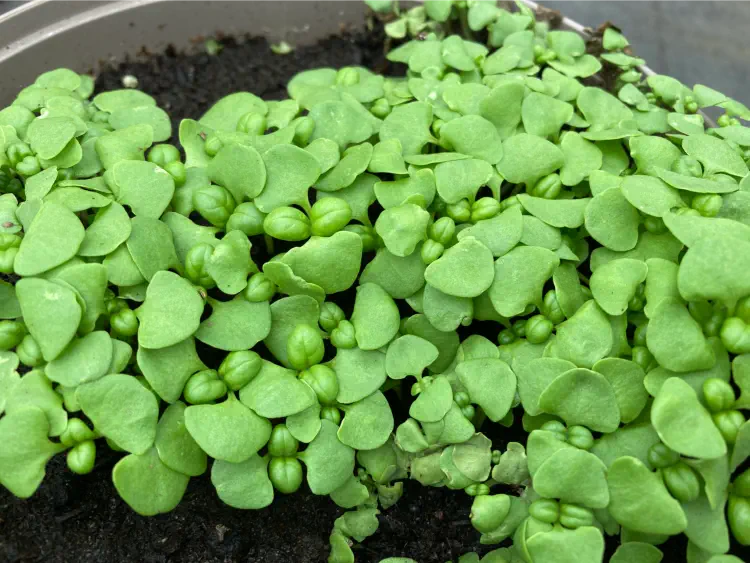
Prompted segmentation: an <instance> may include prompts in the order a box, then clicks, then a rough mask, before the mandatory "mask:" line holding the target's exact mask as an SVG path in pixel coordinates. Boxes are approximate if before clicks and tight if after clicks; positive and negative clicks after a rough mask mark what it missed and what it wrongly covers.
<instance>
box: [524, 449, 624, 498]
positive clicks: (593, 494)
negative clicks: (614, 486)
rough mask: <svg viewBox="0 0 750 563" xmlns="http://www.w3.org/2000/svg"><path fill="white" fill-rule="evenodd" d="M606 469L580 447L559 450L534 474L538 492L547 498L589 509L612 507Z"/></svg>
mask: <svg viewBox="0 0 750 563" xmlns="http://www.w3.org/2000/svg"><path fill="white" fill-rule="evenodd" d="M605 474H606V466H605V465H604V463H602V462H601V461H600V460H599V458H598V457H596V456H595V455H594V454H591V453H589V452H587V451H585V450H579V449H578V448H566V449H562V450H557V451H556V452H555V453H553V454H552V455H551V456H549V457H548V458H547V459H546V460H545V461H544V463H542V464H541V465H540V466H539V469H537V470H536V472H535V473H534V490H535V491H536V492H538V493H539V494H540V495H542V496H543V497H545V498H559V499H560V501H561V502H564V503H568V504H577V505H579V506H585V507H587V508H606V507H607V504H609V490H608V489H607V480H606V476H605Z"/></svg>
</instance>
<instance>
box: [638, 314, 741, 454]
mask: <svg viewBox="0 0 750 563" xmlns="http://www.w3.org/2000/svg"><path fill="white" fill-rule="evenodd" d="M649 330H651V327H650V326H649ZM651 424H653V425H654V429H655V430H656V432H657V433H658V434H659V438H661V441H662V442H664V444H666V445H667V446H668V447H670V448H671V449H673V450H674V451H676V452H678V453H680V454H682V455H685V456H690V457H696V458H699V459H714V458H718V457H721V456H723V455H724V454H726V452H727V445H726V443H725V442H724V438H722V436H721V433H720V432H719V429H718V428H716V425H715V424H714V422H713V420H712V419H711V415H710V414H709V412H708V411H707V410H706V408H705V407H704V406H703V405H701V403H700V401H699V400H698V396H697V395H696V393H695V391H694V390H693V388H692V387H690V385H688V384H687V383H685V382H684V381H682V380H681V379H680V378H678V377H670V378H669V379H667V380H666V381H665V382H664V384H663V385H662V387H661V389H660V390H659V393H658V394H657V395H656V398H655V399H654V404H653V405H652V407H651Z"/></svg>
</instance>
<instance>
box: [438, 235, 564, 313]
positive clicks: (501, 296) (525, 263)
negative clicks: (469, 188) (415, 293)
mask: <svg viewBox="0 0 750 563" xmlns="http://www.w3.org/2000/svg"><path fill="white" fill-rule="evenodd" d="M559 263H560V259H559V258H558V257H557V255H556V254H555V253H554V252H552V251H551V250H548V249H546V248H540V247H536V246H519V247H516V248H514V249H513V250H511V251H510V252H508V253H507V254H505V255H504V256H501V257H500V258H498V259H497V261H496V262H495V275H494V281H493V282H492V286H491V287H490V290H489V296H490V300H491V301H492V305H493V307H494V308H495V309H496V310H497V312H498V313H499V314H500V315H502V316H503V317H513V316H515V315H519V314H520V313H522V312H523V310H524V309H525V308H526V306H527V305H529V304H534V303H537V304H540V303H541V302H542V289H543V288H544V284H545V283H546V282H547V280H548V279H549V278H550V277H551V276H552V273H553V272H554V270H555V268H557V266H558V264H559ZM428 281H429V280H428ZM430 283H432V282H430ZM433 285H434V284H433Z"/></svg>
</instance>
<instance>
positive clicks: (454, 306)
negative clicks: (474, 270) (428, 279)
mask: <svg viewBox="0 0 750 563" xmlns="http://www.w3.org/2000/svg"><path fill="white" fill-rule="evenodd" d="M422 309H423V311H422V312H423V313H424V314H425V315H426V316H427V319H428V320H429V321H430V323H431V324H432V326H434V327H435V328H436V329H438V330H440V331H444V332H449V331H451V330H456V329H457V328H458V327H459V326H461V325H462V324H466V323H470V322H471V320H472V317H473V313H474V301H473V300H472V299H471V298H469V297H455V296H453V295H448V294H447V293H443V292H442V291H440V290H439V289H436V288H434V287H432V286H431V285H430V284H427V285H425V287H424V295H423V306H422Z"/></svg>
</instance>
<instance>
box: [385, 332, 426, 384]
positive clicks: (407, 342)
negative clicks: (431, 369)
mask: <svg viewBox="0 0 750 563" xmlns="http://www.w3.org/2000/svg"><path fill="white" fill-rule="evenodd" d="M437 357H438V349H437V348H436V347H435V345H434V344H432V342H430V341H429V340H425V339H424V338H420V337H419V336H414V335H412V334H405V335H403V336H400V337H398V338H397V339H396V340H394V341H393V342H391V344H390V345H389V346H388V351H387V352H386V356H385V369H386V372H387V373H388V377H390V378H391V379H403V378H405V377H406V376H408V375H415V376H416V375H420V374H421V373H422V372H423V371H424V370H425V369H426V368H427V366H429V365H430V364H431V363H432V362H434V361H435V360H436V359H437Z"/></svg>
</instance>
